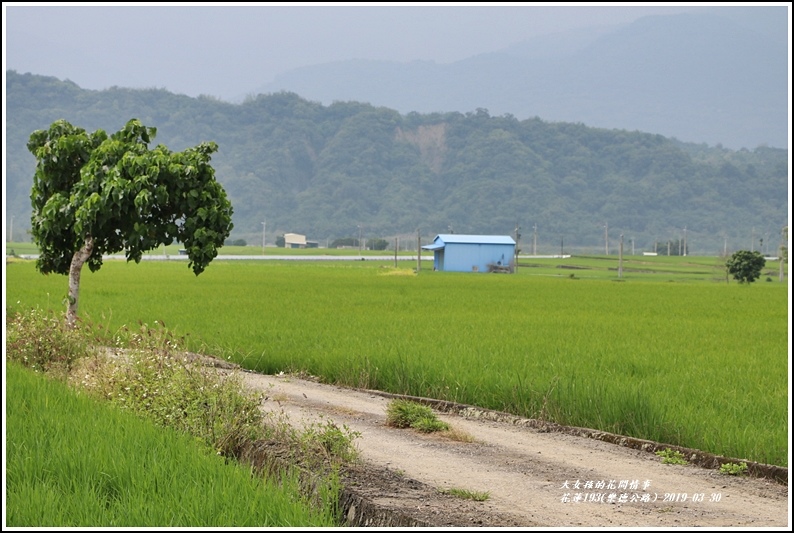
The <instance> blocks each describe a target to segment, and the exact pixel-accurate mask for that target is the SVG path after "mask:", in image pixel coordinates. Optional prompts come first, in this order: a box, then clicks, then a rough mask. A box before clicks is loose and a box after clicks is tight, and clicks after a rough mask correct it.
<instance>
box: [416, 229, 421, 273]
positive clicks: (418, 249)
mask: <svg viewBox="0 0 794 533" xmlns="http://www.w3.org/2000/svg"><path fill="white" fill-rule="evenodd" d="M420 270H422V237H420V236H419V228H416V273H417V274H419V271H420Z"/></svg>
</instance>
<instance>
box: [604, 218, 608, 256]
mask: <svg viewBox="0 0 794 533" xmlns="http://www.w3.org/2000/svg"><path fill="white" fill-rule="evenodd" d="M604 253H605V254H606V255H609V222H604Z"/></svg>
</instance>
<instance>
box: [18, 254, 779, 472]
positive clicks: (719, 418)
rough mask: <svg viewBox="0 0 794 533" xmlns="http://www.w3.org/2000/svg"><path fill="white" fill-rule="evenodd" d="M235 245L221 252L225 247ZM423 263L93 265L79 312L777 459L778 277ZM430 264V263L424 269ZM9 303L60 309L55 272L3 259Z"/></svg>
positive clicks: (256, 354)
mask: <svg viewBox="0 0 794 533" xmlns="http://www.w3.org/2000/svg"><path fill="white" fill-rule="evenodd" d="M228 253H234V252H228ZM427 263H428V262H426V261H425V262H423V267H422V268H423V269H422V270H421V272H420V273H419V274H418V275H417V274H416V273H415V272H414V271H413V268H414V267H415V266H416V262H415V261H414V262H411V261H404V262H400V264H398V265H397V266H396V267H395V264H394V263H393V262H385V261H384V262H378V261H360V260H358V261H355V260H351V261H328V262H323V261H310V260H307V261H278V260H273V261H268V260H243V261H241V260H236V261H231V260H226V261H224V260H222V258H218V259H216V260H215V261H213V263H212V264H211V265H210V266H209V268H208V269H207V270H206V271H205V272H204V273H203V274H201V275H200V276H198V277H196V276H194V275H193V274H192V272H191V271H190V270H189V269H188V267H187V265H186V262H184V261H142V262H141V263H140V264H137V265H136V264H134V263H129V264H128V263H126V262H124V261H118V260H108V261H106V262H105V264H104V266H103V267H102V269H101V270H100V271H98V272H96V273H91V272H90V271H89V270H88V269H87V268H85V269H83V276H82V284H81V290H80V303H79V305H80V315H81V317H82V318H83V319H84V320H89V321H91V322H95V323H101V324H103V325H105V326H106V327H108V328H110V329H111V330H114V331H115V330H118V329H121V328H124V327H135V326H137V324H138V323H139V322H144V323H149V324H152V323H154V322H155V321H157V322H158V323H162V324H165V326H166V327H167V328H168V329H170V330H171V331H172V332H174V333H175V334H177V335H179V336H184V337H185V338H186V339H187V340H188V342H189V345H190V346H191V349H193V350H195V351H201V352H204V353H208V354H213V355H217V356H221V357H224V358H226V359H229V360H233V361H236V362H238V363H240V364H242V365H243V366H245V367H247V368H250V369H253V370H257V371H260V372H265V373H276V372H279V371H285V372H290V371H302V372H306V373H309V374H312V375H315V376H319V377H321V378H322V379H323V380H324V381H327V382H335V383H340V384H345V385H350V386H356V387H365V388H373V389H380V390H385V391H391V392H395V393H404V394H411V395H417V396H426V397H433V398H438V399H446V400H451V401H457V402H462V403H467V404H473V405H478V406H482V407H486V408H491V409H498V410H502V411H508V412H511V413H515V414H517V415H521V416H527V417H533V418H544V419H546V420H550V421H553V422H557V423H560V424H566V425H573V426H581V427H589V428H595V429H600V430H603V431H610V432H614V433H619V434H623V435H630V436H633V437H637V438H645V439H651V440H655V441H660V442H664V443H669V444H676V445H681V446H687V447H692V448H697V449H700V450H704V451H708V452H711V453H715V454H720V455H725V456H728V457H733V458H740V459H747V460H752V461H759V462H763V463H769V464H775V465H781V466H788V420H789V417H788V405H789V382H788V375H789V372H788V363H789V354H790V347H789V326H788V323H789V311H788V301H789V300H788V293H789V291H788V283H787V281H788V280H787V279H786V280H785V282H783V283H781V282H779V281H778V277H777V272H778V271H777V264H776V263H771V262H768V263H767V267H766V268H765V270H764V273H763V274H762V277H761V279H760V280H758V281H756V282H755V283H753V284H751V285H749V286H748V285H740V284H738V283H736V282H735V281H731V282H730V283H727V282H726V277H725V270H724V267H723V265H724V259H720V258H716V257H683V258H681V257H678V258H675V257H661V256H659V257H642V258H637V257H633V258H631V259H627V260H626V261H624V262H623V263H622V264H621V265H620V267H621V268H622V272H621V275H620V277H618V271H617V269H618V266H619V265H618V260H617V257H614V256H612V257H597V256H593V257H574V258H568V259H565V260H562V259H557V260H542V259H537V258H535V259H533V258H522V259H521V261H520V262H519V268H518V270H517V272H516V274H514V275H499V274H469V273H445V272H433V271H432V264H429V265H427ZM426 265H427V266H426ZM6 276H7V287H6V291H7V294H6V296H7V309H8V310H11V311H13V310H14V309H25V308H30V307H36V306H38V307H41V308H46V309H54V310H57V311H61V312H62V311H63V309H64V306H63V304H62V300H63V297H64V295H65V293H66V290H67V286H68V282H67V279H66V277H64V276H55V275H50V276H44V275H42V274H39V273H38V272H37V271H36V269H35V266H34V263H33V261H15V262H11V263H7V264H6Z"/></svg>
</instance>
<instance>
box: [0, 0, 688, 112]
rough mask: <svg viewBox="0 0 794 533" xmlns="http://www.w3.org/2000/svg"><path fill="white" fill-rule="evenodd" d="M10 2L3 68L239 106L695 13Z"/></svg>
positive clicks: (634, 8)
mask: <svg viewBox="0 0 794 533" xmlns="http://www.w3.org/2000/svg"><path fill="white" fill-rule="evenodd" d="M62 5H63V4H57V5H54V4H53V5H47V4H44V3H23V2H6V3H3V73H4V75H5V71H6V70H8V69H12V70H16V71H17V72H19V73H26V72H31V73H33V74H41V75H46V76H55V77H57V78H60V79H69V80H71V81H73V82H75V83H77V84H78V85H79V86H81V87H82V88H85V89H105V88H108V87H111V86H114V85H116V86H120V87H132V88H150V87H156V88H165V89H167V90H169V91H171V92H174V93H179V94H186V95H189V96H198V95H199V94H206V95H211V96H215V97H218V98H222V99H225V100H232V99H235V98H238V97H241V96H243V95H245V94H247V93H249V92H250V91H253V90H254V89H256V88H258V87H260V86H262V85H264V84H266V83H269V82H270V81H272V80H273V78H274V77H275V76H276V75H277V74H280V73H282V72H285V71H287V70H291V69H294V68H297V67H302V66H307V65H314V64H320V63H327V62H331V61H339V60H347V59H379V60H392V61H400V62H408V61H414V60H426V61H435V62H437V63H449V62H454V61H457V60H461V59H464V58H466V57H470V56H472V55H476V54H479V53H484V52H491V51H494V50H498V49H501V48H504V47H506V46H509V45H511V44H514V43H516V42H519V41H522V40H525V39H528V38H531V37H535V36H538V35H542V34H549V33H555V32H559V31H564V30H569V29H573V28H581V27H587V26H598V25H613V24H620V23H628V22H631V21H633V20H635V19H637V18H640V17H642V16H645V15H651V14H672V13H679V12H684V11H691V10H693V9H694V8H695V7H696V6H694V5H693V4H681V5H678V6H675V5H673V6H669V5H668V6H665V7H661V6H659V5H658V4H652V3H651V4H647V3H646V4H636V5H621V6H619V7H610V6H608V5H601V6H598V7H590V6H585V7H583V6H576V5H567V6H563V7H560V6H559V5H554V6H549V5H548V4H546V5H544V4H543V3H502V4H501V5H499V4H496V5H495V4H493V3H488V4H483V3H457V4H446V3H445V4H436V5H427V4H422V5H417V4H414V5H411V4H410V3H373V4H369V5H366V6H361V5H355V6H344V5H341V4H337V5H327V4H323V5H306V4H283V3H282V4H281V5H279V3H224V4H216V5H215V6H212V5H211V4H194V5H185V4H148V5H146V4H144V5H143V6H141V5H140V4H138V5H135V6H132V5H123V4H122V5H121V7H119V5H118V4H116V5H113V6H110V5H104V6H103V5H101V4H71V5H68V7H61V6H62Z"/></svg>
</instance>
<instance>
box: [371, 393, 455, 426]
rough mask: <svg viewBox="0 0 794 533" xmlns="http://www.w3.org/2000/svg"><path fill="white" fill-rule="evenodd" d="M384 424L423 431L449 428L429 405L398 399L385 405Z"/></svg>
mask: <svg viewBox="0 0 794 533" xmlns="http://www.w3.org/2000/svg"><path fill="white" fill-rule="evenodd" d="M386 424H387V425H389V426H392V427H396V428H407V427H410V428H414V429H416V430H418V431H421V432H423V433H432V432H434V431H445V430H447V429H449V425H448V424H447V423H446V422H442V421H441V420H439V419H438V418H437V417H436V415H435V414H434V413H433V410H432V409H430V408H429V407H427V406H425V405H422V404H419V403H417V402H412V401H410V400H399V399H398V400H392V401H391V402H389V405H387V406H386Z"/></svg>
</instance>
